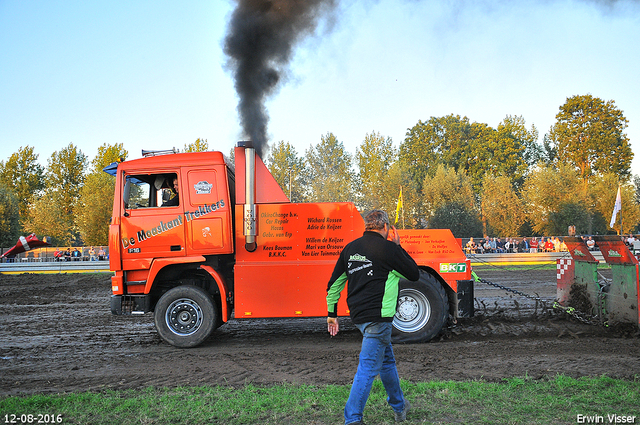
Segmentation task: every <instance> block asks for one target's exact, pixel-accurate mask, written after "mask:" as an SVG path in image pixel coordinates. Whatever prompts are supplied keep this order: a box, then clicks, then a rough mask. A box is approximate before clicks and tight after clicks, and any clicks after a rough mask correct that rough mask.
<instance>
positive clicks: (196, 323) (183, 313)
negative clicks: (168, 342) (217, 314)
mask: <svg viewBox="0 0 640 425" xmlns="http://www.w3.org/2000/svg"><path fill="white" fill-rule="evenodd" d="M203 316H204V315H203V313H202V309H201V308H200V306H199V305H198V303H197V302H195V301H193V300H191V299H189V298H180V299H179V300H175V301H174V302H172V303H171V305H169V308H167V314H166V315H165V319H166V322H167V326H168V327H169V329H170V330H171V332H173V333H174V334H176V335H178V336H188V335H192V334H194V333H196V332H197V331H198V329H200V326H202V320H203Z"/></svg>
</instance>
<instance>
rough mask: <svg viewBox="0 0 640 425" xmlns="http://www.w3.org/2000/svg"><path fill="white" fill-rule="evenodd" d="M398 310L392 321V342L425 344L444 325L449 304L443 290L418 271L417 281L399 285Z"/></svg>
mask: <svg viewBox="0 0 640 425" xmlns="http://www.w3.org/2000/svg"><path fill="white" fill-rule="evenodd" d="M398 285H399V291H400V293H399V297H398V308H397V310H396V315H395V316H394V317H393V333H392V338H393V342H396V343H407V342H409V343H412V342H427V341H429V340H431V339H432V338H434V337H435V336H436V335H438V334H439V333H440V331H441V330H442V328H443V327H444V325H445V323H446V322H447V317H448V312H449V301H448V297H447V293H446V292H445V291H444V288H443V287H442V285H441V284H440V282H439V281H438V279H436V278H435V276H433V275H432V274H430V273H427V272H425V271H420V279H419V280H417V281H415V282H411V281H409V280H405V279H401V280H400V282H399V284H398Z"/></svg>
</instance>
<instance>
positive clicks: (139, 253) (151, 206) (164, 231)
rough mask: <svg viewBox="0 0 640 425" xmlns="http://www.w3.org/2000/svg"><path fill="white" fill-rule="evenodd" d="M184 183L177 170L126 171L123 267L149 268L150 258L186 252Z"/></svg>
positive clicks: (122, 216) (180, 254)
mask: <svg viewBox="0 0 640 425" xmlns="http://www.w3.org/2000/svg"><path fill="white" fill-rule="evenodd" d="M175 183H177V187H178V189H177V193H176V190H174V189H173V186H174V184H175ZM183 186H184V185H183V184H182V182H181V180H180V174H179V172H178V170H174V171H171V170H167V171H163V172H160V173H153V174H150V173H138V172H128V173H127V174H126V175H125V178H124V190H123V199H122V209H123V212H122V214H121V227H120V237H121V243H122V248H123V249H122V268H123V270H148V269H149V267H150V266H151V262H152V260H153V259H157V258H166V257H178V256H184V255H185V226H184V214H183V211H184V206H183V204H184V195H183V194H182V193H180V192H181V187H183Z"/></svg>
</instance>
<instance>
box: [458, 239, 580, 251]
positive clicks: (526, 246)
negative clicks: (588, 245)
mask: <svg viewBox="0 0 640 425" xmlns="http://www.w3.org/2000/svg"><path fill="white" fill-rule="evenodd" d="M566 250H567V246H566V245H565V244H564V242H563V241H562V240H561V239H560V238H558V237H533V238H526V237H525V238H522V239H516V238H505V239H504V240H502V238H490V237H489V236H485V237H484V239H479V240H477V241H476V240H474V239H473V238H470V239H469V241H468V242H467V243H466V244H465V245H464V251H465V252H466V253H467V254H488V253H500V254H501V253H510V252H527V253H535V252H562V251H566Z"/></svg>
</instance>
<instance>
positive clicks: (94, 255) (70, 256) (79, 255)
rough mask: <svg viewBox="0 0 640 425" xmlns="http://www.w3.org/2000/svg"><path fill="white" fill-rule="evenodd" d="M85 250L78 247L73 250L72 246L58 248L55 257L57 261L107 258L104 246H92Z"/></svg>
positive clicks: (101, 259)
mask: <svg viewBox="0 0 640 425" xmlns="http://www.w3.org/2000/svg"><path fill="white" fill-rule="evenodd" d="M83 251H84V250H82V251H80V250H78V248H74V249H73V251H72V250H71V248H67V249H66V250H61V249H60V248H56V250H55V252H54V253H53V258H54V259H55V261H103V260H106V259H107V254H106V252H105V250H104V247H102V246H101V247H100V248H99V249H98V250H96V248H95V247H93V246H92V247H90V248H89V249H88V251H86V252H83Z"/></svg>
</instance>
